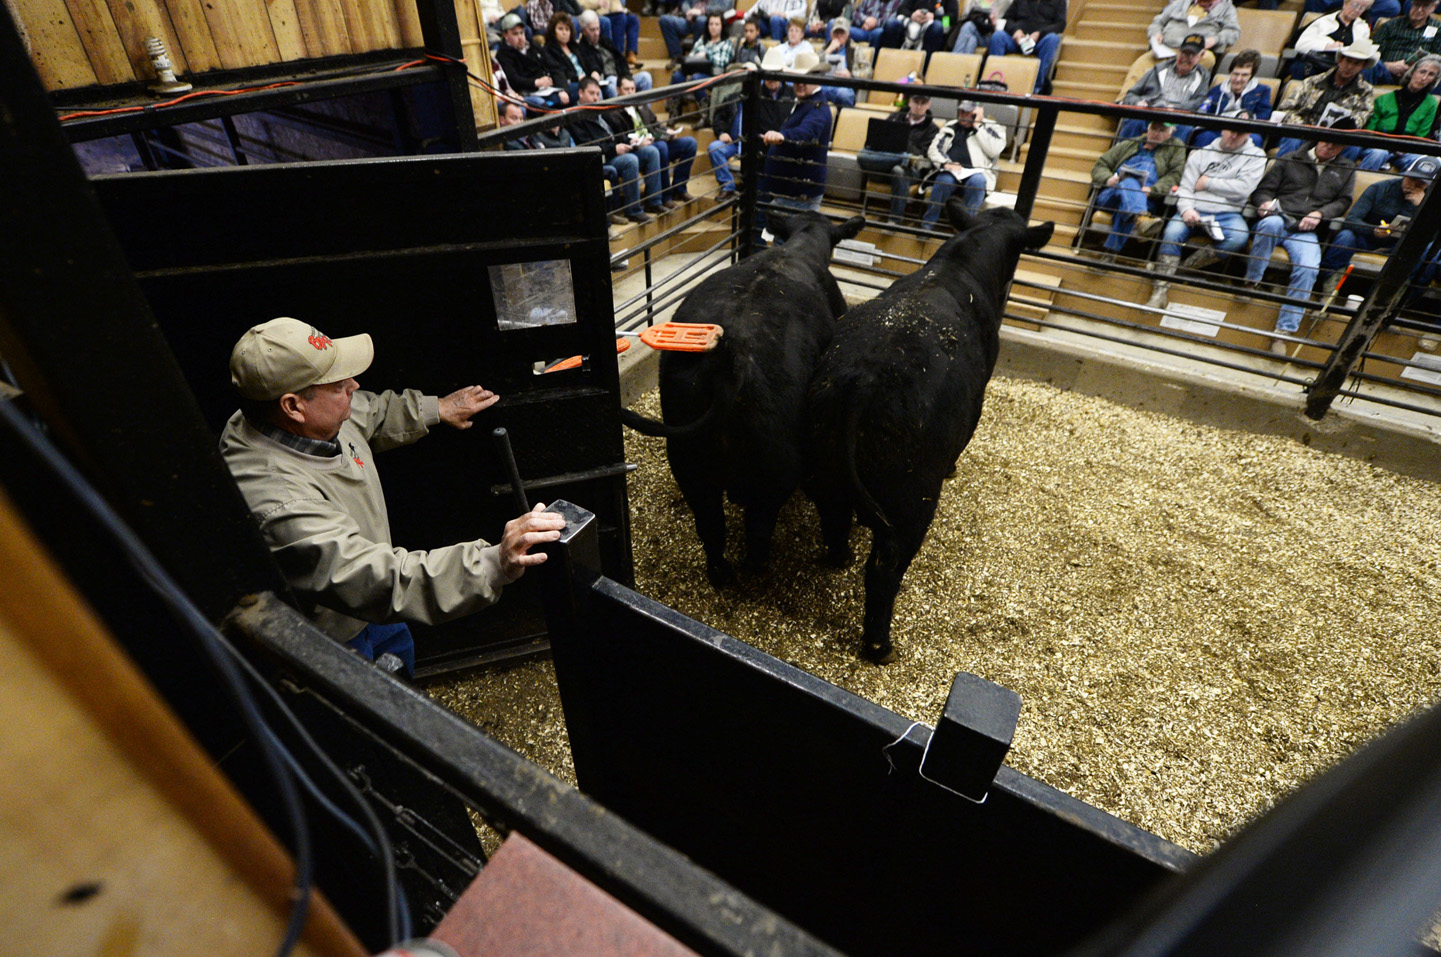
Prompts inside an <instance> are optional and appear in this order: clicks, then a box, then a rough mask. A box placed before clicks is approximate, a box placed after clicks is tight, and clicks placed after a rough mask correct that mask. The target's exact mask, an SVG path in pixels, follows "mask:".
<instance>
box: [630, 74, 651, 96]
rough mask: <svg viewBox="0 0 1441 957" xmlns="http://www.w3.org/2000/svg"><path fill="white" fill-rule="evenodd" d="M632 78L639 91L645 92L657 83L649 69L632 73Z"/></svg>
mask: <svg viewBox="0 0 1441 957" xmlns="http://www.w3.org/2000/svg"><path fill="white" fill-rule="evenodd" d="M630 78H631V79H632V80H634V81H635V89H636V92H637V93H644V92H645V91H646V90H649V89H650V88H651V86H653V85H654V83H655V81H654V80H652V79H651V78H650V71H649V70H641V71H640V72H638V73H632V74H631V75H630Z"/></svg>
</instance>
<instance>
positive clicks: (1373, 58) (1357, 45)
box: [1339, 39, 1381, 70]
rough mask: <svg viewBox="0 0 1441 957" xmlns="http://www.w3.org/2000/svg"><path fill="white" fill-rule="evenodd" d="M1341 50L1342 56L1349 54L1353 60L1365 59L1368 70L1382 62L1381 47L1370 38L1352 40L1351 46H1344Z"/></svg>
mask: <svg viewBox="0 0 1441 957" xmlns="http://www.w3.org/2000/svg"><path fill="white" fill-rule="evenodd" d="M1339 52H1340V54H1341V56H1348V57H1350V58H1351V59H1353V60H1365V61H1366V69H1368V70H1369V69H1370V68H1371V67H1373V66H1375V65H1376V64H1377V63H1380V62H1381V48H1380V47H1378V46H1377V45H1376V44H1375V43H1373V42H1371V40H1369V39H1367V40H1352V41H1351V45H1350V46H1348V47H1342V48H1341V50H1340V51H1339Z"/></svg>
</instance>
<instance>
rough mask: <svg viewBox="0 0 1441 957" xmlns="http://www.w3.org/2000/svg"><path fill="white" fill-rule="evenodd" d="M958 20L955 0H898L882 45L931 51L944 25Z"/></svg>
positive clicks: (943, 33)
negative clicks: (898, 4) (898, 2)
mask: <svg viewBox="0 0 1441 957" xmlns="http://www.w3.org/2000/svg"><path fill="white" fill-rule="evenodd" d="M1041 2H1047V3H1049V2H1054V0H1041ZM959 19H960V10H959V8H958V7H957V6H956V0H901V3H900V6H898V7H896V12H895V13H894V14H893V15H892V16H891V18H890V19H889V20H887V21H886V25H885V27H884V29H883V30H882V31H881V46H883V47H891V48H899V49H905V50H925V51H926V54H927V55H929V54H932V53H934V52H935V51H937V50H939V49H940V48H941V46H942V44H944V43H945V40H946V24H947V23H948V22H951V21H956V20H959Z"/></svg>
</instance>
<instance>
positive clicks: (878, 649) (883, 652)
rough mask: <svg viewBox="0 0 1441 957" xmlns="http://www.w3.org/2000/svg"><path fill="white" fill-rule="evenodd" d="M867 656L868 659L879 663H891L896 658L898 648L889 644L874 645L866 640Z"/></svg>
mask: <svg viewBox="0 0 1441 957" xmlns="http://www.w3.org/2000/svg"><path fill="white" fill-rule="evenodd" d="M865 656H866V660H867V661H870V662H873V663H874V664H878V665H886V664H890V662H891V659H893V658H895V656H896V650H895V648H893V647H891V646H890V645H889V644H885V645H874V644H871V643H870V642H866V647H865Z"/></svg>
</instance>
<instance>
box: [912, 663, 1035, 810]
mask: <svg viewBox="0 0 1441 957" xmlns="http://www.w3.org/2000/svg"><path fill="white" fill-rule="evenodd" d="M1020 717H1021V696H1020V695H1018V694H1016V693H1015V692H1014V691H1012V690H1010V689H1009V688H1003V687H1001V686H1000V685H998V684H996V683H994V682H991V681H987V680H986V679H984V678H978V677H977V676H975V675H973V674H967V673H966V672H964V671H962V672H960V673H959V674H957V675H956V678H955V680H954V681H952V682H951V692H950V694H948V695H946V707H945V710H944V711H943V712H942V713H941V719H940V721H939V722H938V723H937V724H936V730H935V731H933V732H931V739H930V742H929V743H928V744H927V745H926V753H925V754H924V755H923V756H922V757H921V768H920V771H921V777H923V778H925V779H926V780H928V781H931V782H933V783H935V784H939V785H940V786H941V787H944V788H949V789H950V790H952V791H955V792H956V793H957V794H960V795H961V796H962V797H965V798H968V799H970V800H972V801H975V802H977V803H980V802H982V801H984V800H985V799H986V794H987V792H988V791H989V790H990V786H991V782H992V781H994V780H995V778H996V773H997V772H998V771H1000V769H1001V763H1002V762H1003V761H1005V759H1006V753H1007V752H1008V751H1010V750H1011V741H1012V739H1013V738H1014V737H1015V735H1016V724H1017V722H1018V721H1019V720H1020Z"/></svg>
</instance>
